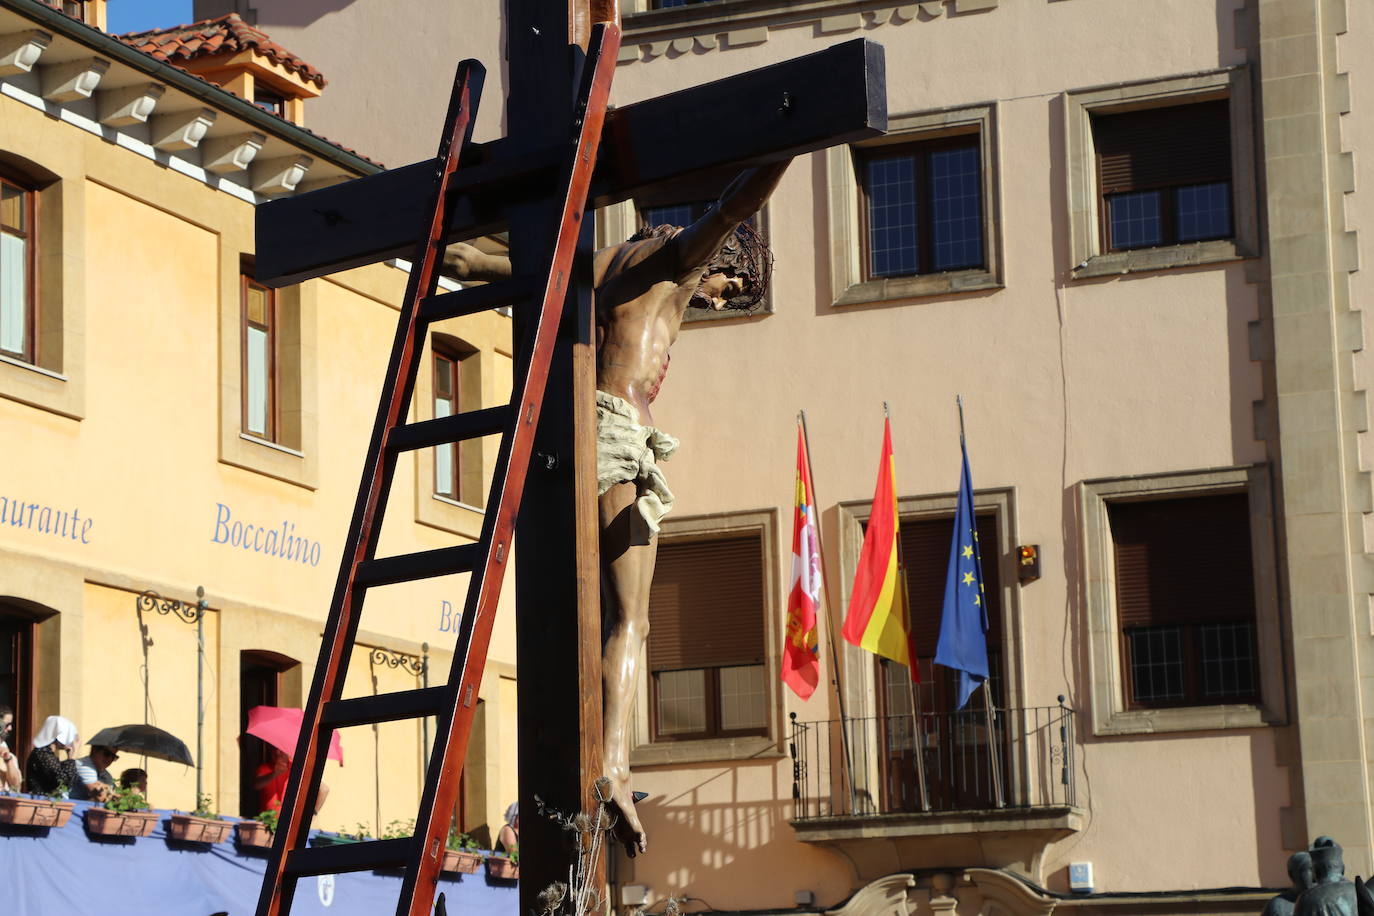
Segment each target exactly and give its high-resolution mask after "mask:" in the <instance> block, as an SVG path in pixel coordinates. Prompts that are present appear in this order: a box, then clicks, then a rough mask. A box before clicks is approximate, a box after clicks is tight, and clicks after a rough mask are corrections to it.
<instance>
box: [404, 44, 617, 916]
mask: <svg viewBox="0 0 1374 916" xmlns="http://www.w3.org/2000/svg"><path fill="white" fill-rule="evenodd" d="M619 48H620V29H619V27H618V26H616V25H615V24H614V23H598V24H597V26H596V28H595V29H594V31H593V33H592V38H591V41H590V42H589V44H588V51H587V58H586V62H585V65H584V70H583V74H582V85H581V87H580V90H579V93H578V108H577V110H576V111H575V120H574V125H575V128H576V130H577V134H576V137H575V143H574V144H573V145H572V147H571V150H570V152H571V154H572V162H571V163H570V165H569V167H568V169H567V173H566V183H565V188H566V190H565V192H564V196H563V201H562V208H561V214H560V219H559V223H558V227H557V234H556V236H555V239H554V243H553V258H552V261H551V263H550V266H549V272H548V277H547V279H546V281H545V285H544V292H543V298H542V301H541V303H540V310H539V313H538V318H537V320H536V323H535V326H534V328H533V330H532V331H531V335H530V337H531V340H530V347H529V349H528V352H529V354H530V359H529V363H528V365H527V366H526V367H524V371H523V373H522V375H521V380H520V383H519V398H512V401H511V406H512V408H513V410H512V413H511V417H510V421H509V422H510V425H509V426H508V427H507V431H506V434H505V435H504V436H502V443H501V454H500V457H499V458H498V461H497V465H496V467H497V468H498V474H497V476H496V478H495V479H493V481H492V487H491V498H489V500H488V503H487V505H488V506H492V505H495V507H496V509H495V511H490V510H489V511H488V514H487V517H486V519H485V520H484V523H483V531H482V540H481V543H482V544H483V545H484V547H485V548H486V549H485V562H484V563H483V564H482V566H481V569H480V574H479V572H478V570H474V573H473V574H474V578H473V579H472V580H470V581H469V586H468V595H467V600H466V601H465V603H464V610H463V618H462V622H461V623H460V625H459V633H458V642H457V646H456V648H455V652H454V657H453V665H452V668H451V669H450V675H449V683H451V684H454V685H455V688H456V689H455V690H454V691H453V693H452V695H451V697H450V701H451V704H452V705H451V707H450V708H449V709H446V710H445V711H444V713H443V714H442V715H441V716H440V717H439V722H438V729H437V735H436V739H439V740H436V741H435V745H434V748H435V750H434V752H433V753H432V754H431V756H430V760H429V767H428V770H427V775H426V779H425V791H424V795H423V797H422V799H421V802H420V810H419V812H418V815H417V817H416V823H415V839H416V841H417V842H416V843H415V844H414V845H413V846H412V847H411V852H410V863H409V866H408V867H407V869H406V874H405V878H404V881H403V883H402V888H401V897H400V901H399V903H398V906H397V910H396V912H397V916H427V914H429V912H430V907H431V905H432V902H433V900H434V894H435V892H436V890H437V883H438V875H439V865H440V862H441V861H442V852H443V848H444V844H445V841H446V839H447V834H448V825H449V817H450V812H451V811H452V810H453V808H454V806H455V805H456V803H457V792H458V785H459V776H460V774H461V772H462V767H463V764H464V762H465V759H466V756H467V746H468V740H469V737H470V735H471V731H472V719H473V716H474V713H475V703H476V697H477V693H478V690H479V689H480V686H481V681H482V673H483V670H484V667H485V664H486V657H487V651H488V648H489V645H490V642H491V633H492V625H493V623H494V620H495V616H496V609H497V603H498V600H499V598H500V594H501V586H502V581H503V573H504V568H505V564H506V562H507V561H508V559H509V556H510V544H511V540H512V536H513V534H514V530H515V519H516V515H517V514H518V513H519V509H520V500H521V497H522V495H523V493H524V487H525V477H526V474H527V471H528V469H529V461H530V453H531V451H532V448H533V445H534V433H535V430H536V428H537V427H538V423H539V412H540V407H541V406H542V404H543V399H544V389H545V387H546V386H547V383H548V376H549V366H550V363H551V362H552V358H553V347H554V342H555V339H556V337H557V334H558V327H559V324H560V323H561V320H562V315H563V305H564V302H565V300H566V299H567V294H568V287H569V283H568V281H569V279H570V278H571V277H572V266H573V255H574V254H575V252H576V249H577V244H578V237H579V234H580V231H581V228H582V221H583V219H584V218H585V216H586V212H587V194H588V191H589V189H590V186H591V178H592V172H593V170H594V169H595V166H596V157H597V150H598V147H599V145H600V140H601V129H602V126H603V123H604V121H605V116H606V105H607V102H608V101H609V97H610V88H611V81H612V78H613V77H614V73H615V66H616V57H617V54H618V51H619ZM479 575H480V578H478V576H479ZM436 813H442V817H436Z"/></svg>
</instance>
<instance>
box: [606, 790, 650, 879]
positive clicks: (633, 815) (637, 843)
mask: <svg viewBox="0 0 1374 916" xmlns="http://www.w3.org/2000/svg"><path fill="white" fill-rule="evenodd" d="M611 785H612V789H611V798H610V801H611V804H613V805H615V807H616V809H617V810H618V811H619V812H620V817H619V819H618V820H617V821H616V836H617V837H618V838H619V840H620V842H621V843H624V844H625V854H626V855H628V856H629V857H630V858H631V859H633V858H634V857H635V856H636V855H638V854H639V853H641V852H644V851H645V850H647V849H648V848H649V838H648V837H647V836H645V835H644V826H643V825H642V824H640V822H639V813H638V812H637V811H635V802H637V801H639V800H640V799H642V798H645V797H646V796H645V794H644V793H643V792H631V791H630V786H629V781H628V780H626V781H624V782H622V781H621V780H619V779H614V780H612V781H611Z"/></svg>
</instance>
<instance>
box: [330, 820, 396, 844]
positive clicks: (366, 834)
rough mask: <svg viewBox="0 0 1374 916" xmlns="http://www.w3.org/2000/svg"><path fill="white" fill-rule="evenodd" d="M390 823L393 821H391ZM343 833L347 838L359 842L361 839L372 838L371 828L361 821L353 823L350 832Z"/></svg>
mask: <svg viewBox="0 0 1374 916" xmlns="http://www.w3.org/2000/svg"><path fill="white" fill-rule="evenodd" d="M392 823H395V822H394V821H393V822H392ZM343 835H344V836H346V837H348V838H349V839H352V840H358V841H359V842H361V841H363V840H370V839H372V832H371V829H370V828H369V827H368V826H367V825H366V824H364V823H361V822H359V823H357V824H354V825H353V832H352V833H348V832H345V833H344V834H343Z"/></svg>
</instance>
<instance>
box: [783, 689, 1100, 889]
mask: <svg viewBox="0 0 1374 916" xmlns="http://www.w3.org/2000/svg"><path fill="white" fill-rule="evenodd" d="M1074 726H1075V713H1074V710H1072V709H1070V708H1069V707H1067V706H1065V705H1064V701H1063V698H1062V697H1060V700H1059V705H1058V706H1037V707H1026V708H1021V709H993V710H985V709H968V710H964V711H962V712H946V713H923V714H918V715H917V716H911V715H899V716H873V717H868V718H859V719H848V720H845V721H843V722H841V721H840V720H830V721H823V722H798V721H797V720H796V717H795V715H794V716H793V719H792V736H791V741H790V745H789V752H790V754H791V756H792V798H793V803H794V811H793V816H792V826H793V828H794V829H795V830H796V831H797V837H798V839H800V840H802V841H804V842H811V843H817V844H821V845H826V846H831V847H834V848H837V849H838V850H840V851H842V852H844V853H845V854H846V855H847V856H848V857H849V858H850V859H851V860H853V861H854V862H855V865H856V867H858V868H859V871H860V873H861V875H862V876H864V877H877V876H879V875H882V874H889V873H891V872H893V871H897V870H901V869H907V868H929V867H942V866H949V867H958V866H983V867H989V868H1010V869H1013V870H1015V871H1018V872H1020V873H1022V874H1024V875H1026V876H1027V877H1029V878H1031V879H1032V880H1036V881H1039V880H1040V879H1041V878H1042V877H1043V876H1042V875H1041V874H1040V859H1041V857H1042V856H1043V854H1044V851H1045V849H1046V848H1047V847H1048V846H1049V845H1050V844H1051V843H1053V842H1055V841H1057V840H1060V839H1063V838H1064V837H1067V836H1070V835H1072V834H1074V833H1076V832H1078V831H1079V830H1081V829H1082V827H1083V812H1082V811H1081V810H1080V809H1079V808H1078V807H1077V804H1076V802H1077V799H1076V784H1075V782H1076V777H1075V772H1076V770H1075V764H1074ZM913 732H914V734H915V739H916V740H914V741H913ZM917 748H919V749H920V753H919V754H918V753H916V749H917ZM846 761H847V762H848V763H847V764H846Z"/></svg>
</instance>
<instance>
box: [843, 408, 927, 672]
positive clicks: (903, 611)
mask: <svg viewBox="0 0 1374 916" xmlns="http://www.w3.org/2000/svg"><path fill="white" fill-rule="evenodd" d="M892 477H893V472H892V423H891V422H890V421H884V422H883V453H882V458H881V459H880V460H879V462H878V486H877V489H876V490H875V491H874V493H873V513H872V515H871V516H870V517H869V519H868V531H867V532H865V533H864V546H863V550H862V551H861V552H860V553H859V568H858V571H857V572H856V573H855V575H854V590H853V593H852V594H851V595H850V596H849V615H848V616H847V617H846V618H845V621H844V630H843V631H842V632H843V633H844V638H845V639H847V640H848V641H849V642H851V643H853V644H854V645H856V646H859V647H860V648H863V649H867V650H868V651H870V652H873V653H875V654H877V655H881V656H883V657H885V658H890V659H892V660H893V661H895V662H901V663H902V664H903V665H906V666H907V667H908V668H910V669H911V679H912V680H913V681H919V680H920V679H921V676H920V672H919V670H918V669H917V668H915V667H914V666H913V665H912V664H911V660H912V657H913V653H912V651H911V626H910V623H909V621H908V620H907V606H906V589H905V588H903V587H902V576H901V569H900V567H899V565H898V563H897V491H896V488H895V486H894V485H893V482H892Z"/></svg>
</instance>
